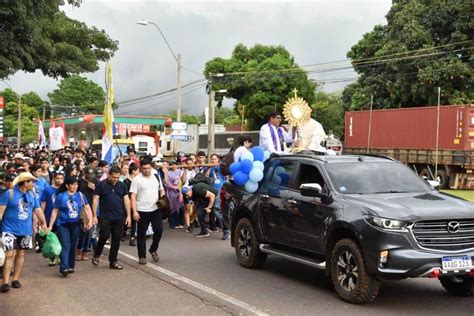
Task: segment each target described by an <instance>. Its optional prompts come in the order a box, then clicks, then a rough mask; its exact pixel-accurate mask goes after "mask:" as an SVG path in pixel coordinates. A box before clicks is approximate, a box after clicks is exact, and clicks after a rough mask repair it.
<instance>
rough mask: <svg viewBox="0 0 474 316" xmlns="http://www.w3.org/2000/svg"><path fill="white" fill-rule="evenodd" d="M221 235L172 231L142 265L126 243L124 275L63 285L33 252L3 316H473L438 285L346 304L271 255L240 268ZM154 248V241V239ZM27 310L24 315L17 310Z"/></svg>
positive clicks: (87, 275)
mask: <svg viewBox="0 0 474 316" xmlns="http://www.w3.org/2000/svg"><path fill="white" fill-rule="evenodd" d="M220 237H221V233H213V234H212V236H211V237H209V238H204V239H201V238H194V237H193V236H192V235H190V234H188V233H186V232H184V231H183V230H166V231H165V233H164V237H163V240H162V244H161V246H160V250H159V252H160V256H161V260H160V262H159V263H158V264H157V265H155V264H154V263H152V262H151V258H149V260H150V262H149V264H148V265H147V266H139V265H138V264H137V263H136V262H135V259H133V258H134V257H136V248H134V247H130V246H128V243H122V246H121V251H122V252H123V253H122V255H120V260H121V261H122V262H124V263H125V269H124V270H123V271H113V270H110V269H109V268H108V265H107V263H106V260H105V258H103V259H102V261H101V265H100V266H99V267H93V266H92V265H91V264H90V262H80V263H78V269H77V270H78V271H77V273H76V274H74V275H71V276H69V277H68V278H67V279H63V278H62V277H60V276H59V274H58V272H57V269H56V268H48V267H47V266H46V262H45V261H44V260H43V259H41V258H40V256H39V255H35V254H32V253H31V254H29V255H28V257H27V259H28V265H27V269H26V273H25V277H24V284H25V286H24V288H23V289H21V290H14V289H12V290H11V291H10V293H8V294H6V295H5V294H3V295H0V315H20V314H21V315H25V314H31V315H44V314H47V313H48V314H49V313H52V314H57V315H59V314H62V315H65V314H68V315H77V314H81V315H82V314H96V315H98V314H100V315H103V314H114V315H124V314H130V313H135V314H136V315H142V314H162V315H177V314H180V315H182V314H183V313H186V314H188V315H223V314H234V315H238V314H240V315H251V314H270V315H316V314H318V315H319V314H331V315H342V314H347V313H350V314H351V315H374V314H384V315H400V314H403V315H414V314H417V315H420V314H433V315H447V314H449V315H472V314H474V304H473V302H474V300H473V298H458V297H452V296H449V295H448V294H447V293H446V292H445V291H444V290H443V288H442V287H441V286H440V285H439V282H438V281H437V280H429V279H422V280H421V279H417V280H406V281H397V282H386V283H384V285H383V287H382V288H381V291H380V294H379V296H378V298H377V299H376V301H375V302H373V303H370V304H366V305H362V306H356V305H350V304H347V303H344V302H342V301H341V300H339V298H338V297H337V295H336V293H335V292H334V290H333V289H331V288H330V287H329V286H328V285H327V282H326V281H325V277H324V275H323V273H322V272H320V271H318V270H315V269H312V268H309V267H306V266H304V265H300V264H297V263H292V262H288V261H285V260H281V259H279V258H275V257H269V258H268V260H267V263H266V264H265V266H264V267H263V268H262V269H260V270H249V269H244V268H241V267H240V266H239V264H238V263H237V261H236V258H235V254H234V250H233V248H231V247H230V243H229V241H221V240H220ZM148 242H150V240H148ZM18 306H21V309H19V308H18Z"/></svg>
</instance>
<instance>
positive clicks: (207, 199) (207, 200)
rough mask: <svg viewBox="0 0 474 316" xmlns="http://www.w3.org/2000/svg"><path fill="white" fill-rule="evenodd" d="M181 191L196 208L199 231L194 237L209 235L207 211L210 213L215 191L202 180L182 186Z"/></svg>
mask: <svg viewBox="0 0 474 316" xmlns="http://www.w3.org/2000/svg"><path fill="white" fill-rule="evenodd" d="M181 193H183V195H185V196H186V197H187V198H188V199H192V200H193V201H194V205H196V208H197V214H198V220H199V226H201V231H200V232H199V234H197V235H195V237H209V236H210V235H209V230H208V224H209V213H211V210H212V207H213V205H214V200H215V198H216V194H217V191H216V190H215V189H214V188H213V187H212V186H210V185H208V184H207V183H204V182H198V183H195V184H194V185H193V187H192V188H190V187H183V188H182V189H181Z"/></svg>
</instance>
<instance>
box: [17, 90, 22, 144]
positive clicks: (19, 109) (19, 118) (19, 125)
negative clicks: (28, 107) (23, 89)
mask: <svg viewBox="0 0 474 316" xmlns="http://www.w3.org/2000/svg"><path fill="white" fill-rule="evenodd" d="M17 145H18V147H20V146H21V94H20V96H19V97H18V135H17Z"/></svg>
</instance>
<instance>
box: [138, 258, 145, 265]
mask: <svg viewBox="0 0 474 316" xmlns="http://www.w3.org/2000/svg"><path fill="white" fill-rule="evenodd" d="M138 263H139V264H146V258H140V259H138Z"/></svg>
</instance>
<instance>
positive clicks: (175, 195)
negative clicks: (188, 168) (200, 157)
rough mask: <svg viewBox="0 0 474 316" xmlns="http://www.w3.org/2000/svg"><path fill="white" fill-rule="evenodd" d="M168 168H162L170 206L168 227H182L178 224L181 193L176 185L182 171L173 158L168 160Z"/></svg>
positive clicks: (181, 199) (181, 200) (181, 203)
mask: <svg viewBox="0 0 474 316" xmlns="http://www.w3.org/2000/svg"><path fill="white" fill-rule="evenodd" d="M169 165H170V169H169V170H168V169H163V171H164V174H165V183H166V196H167V197H168V200H169V208H170V220H169V222H170V228H173V229H174V228H183V226H181V225H180V224H179V210H180V209H181V206H182V205H183V195H182V194H181V190H180V188H179V187H178V185H179V181H180V180H181V177H182V171H181V170H179V169H178V163H177V162H176V161H175V160H172V161H170V162H169Z"/></svg>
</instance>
